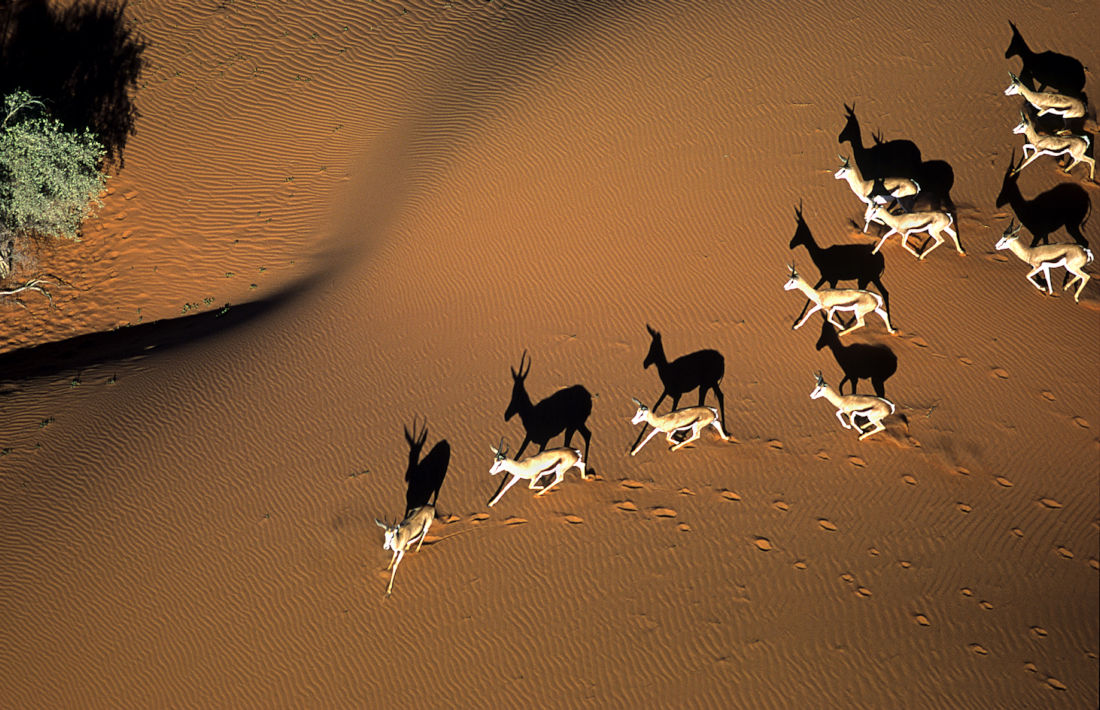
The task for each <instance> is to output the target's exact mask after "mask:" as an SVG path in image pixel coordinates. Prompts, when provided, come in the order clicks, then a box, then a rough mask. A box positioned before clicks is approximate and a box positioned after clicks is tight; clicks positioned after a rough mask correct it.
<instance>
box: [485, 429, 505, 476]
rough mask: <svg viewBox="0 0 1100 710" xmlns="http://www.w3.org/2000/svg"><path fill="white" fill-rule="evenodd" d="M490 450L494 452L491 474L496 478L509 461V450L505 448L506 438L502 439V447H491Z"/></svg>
mask: <svg viewBox="0 0 1100 710" xmlns="http://www.w3.org/2000/svg"><path fill="white" fill-rule="evenodd" d="M489 450H490V451H492V452H493V466H492V468H490V469H489V473H490V474H492V475H494V476H495V475H497V474H498V473H500V472H501V471H503V470H504V462H505V461H506V460H508V448H507V447H506V446H504V437H503V436H502V437H500V446H497V447H496V448H494V447H492V446H490V447H489Z"/></svg>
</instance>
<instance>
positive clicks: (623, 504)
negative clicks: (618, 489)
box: [615, 500, 638, 513]
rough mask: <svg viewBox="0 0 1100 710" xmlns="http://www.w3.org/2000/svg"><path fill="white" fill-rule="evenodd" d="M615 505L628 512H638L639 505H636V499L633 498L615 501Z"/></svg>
mask: <svg viewBox="0 0 1100 710" xmlns="http://www.w3.org/2000/svg"><path fill="white" fill-rule="evenodd" d="M615 507H616V508H618V509H619V510H622V511H625V512H627V513H636V512H638V506H636V505H634V501H632V500H621V501H619V502H617V503H615Z"/></svg>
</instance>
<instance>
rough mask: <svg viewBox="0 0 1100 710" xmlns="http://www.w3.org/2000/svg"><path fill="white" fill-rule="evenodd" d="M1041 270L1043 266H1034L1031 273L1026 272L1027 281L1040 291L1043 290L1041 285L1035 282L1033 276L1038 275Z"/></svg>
mask: <svg viewBox="0 0 1100 710" xmlns="http://www.w3.org/2000/svg"><path fill="white" fill-rule="evenodd" d="M1042 270H1043V265H1042V264H1040V265H1039V266H1036V267H1035V268H1034V269H1032V270H1031V271H1029V272H1027V280H1028V281H1030V282H1031V285H1032V286H1034V287H1035V288H1037V289H1039V290H1040V291H1042V290H1043V285H1042V284H1041V283H1039V282H1038V281H1036V280H1035V274H1037V273H1039V272H1040V271H1042Z"/></svg>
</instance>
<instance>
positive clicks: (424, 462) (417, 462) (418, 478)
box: [405, 417, 451, 518]
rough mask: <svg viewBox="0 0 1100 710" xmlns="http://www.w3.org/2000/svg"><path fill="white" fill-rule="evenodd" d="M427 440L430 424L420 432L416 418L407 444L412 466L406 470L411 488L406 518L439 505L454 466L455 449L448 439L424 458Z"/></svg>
mask: <svg viewBox="0 0 1100 710" xmlns="http://www.w3.org/2000/svg"><path fill="white" fill-rule="evenodd" d="M427 440H428V422H427V421H425V422H424V428H423V429H421V430H420V431H417V429H416V418H415V417H414V418H413V425H412V431H410V430H409V428H408V427H405V442H406V443H407V444H408V445H409V466H408V468H406V469H405V482H406V484H408V488H407V490H406V492H405V517H406V518H407V517H409V514H410V513H412V511H414V510H415V509H417V508H419V507H420V506H422V505H435V502H436V500H437V499H438V498H439V489H440V488H442V487H443V479H444V478H446V477H447V467H448V466H449V465H450V463H451V445H450V443H449V442H448V441H447V440H446V439H441V440H440V441H438V442H436V444H435V446H433V447H432V448H431V451H429V452H428V453H427V455H426V456H424V457H423V458H421V456H420V452H421V451H423V450H424V444H425V443H426V442H427Z"/></svg>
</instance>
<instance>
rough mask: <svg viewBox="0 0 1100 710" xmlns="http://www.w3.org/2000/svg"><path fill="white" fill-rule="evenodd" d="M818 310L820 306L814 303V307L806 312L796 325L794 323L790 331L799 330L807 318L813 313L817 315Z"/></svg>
mask: <svg viewBox="0 0 1100 710" xmlns="http://www.w3.org/2000/svg"><path fill="white" fill-rule="evenodd" d="M820 310H821V304H820V303H814V307H813V308H811V309H810V310H808V311H806V315H804V316H802V320H800V321H798V322H797V323H795V324H794V325H792V326H791V330H798V329H799V328H801V327H802V324H803V323H805V322H806V319H807V318H809V317H810V316H812V315H813V314H814V313H817V312H818V311H820Z"/></svg>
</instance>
